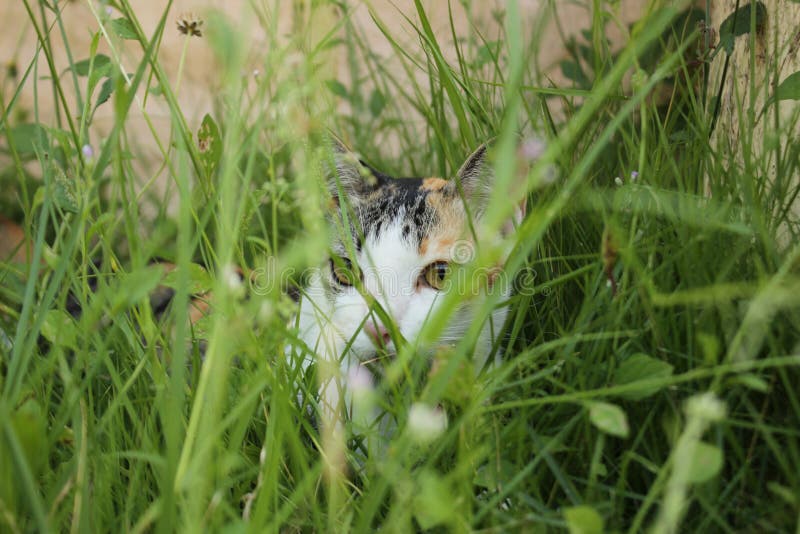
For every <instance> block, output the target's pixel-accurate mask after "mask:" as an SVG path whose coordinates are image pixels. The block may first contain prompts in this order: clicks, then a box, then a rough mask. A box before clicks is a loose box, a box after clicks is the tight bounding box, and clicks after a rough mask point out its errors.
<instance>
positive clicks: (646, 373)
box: [614, 353, 673, 400]
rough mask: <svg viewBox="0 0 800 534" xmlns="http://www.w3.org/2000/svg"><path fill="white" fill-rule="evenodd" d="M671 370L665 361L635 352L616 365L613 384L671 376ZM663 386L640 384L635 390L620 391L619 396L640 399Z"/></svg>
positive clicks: (632, 382)
mask: <svg viewBox="0 0 800 534" xmlns="http://www.w3.org/2000/svg"><path fill="white" fill-rule="evenodd" d="M672 370H673V367H672V365H670V364H668V363H667V362H664V361H661V360H657V359H656V358H653V357H651V356H648V355H647V354H642V353H637V354H634V355H633V356H631V357H629V358H627V359H626V360H625V361H623V362H622V363H620V365H619V367H617V370H616V372H615V373H614V384H616V385H619V386H621V385H625V384H635V383H636V382H639V381H643V380H653V379H657V378H669V377H670V376H672ZM663 387H664V386H662V385H655V386H653V385H651V386H642V387H641V388H639V389H636V390H635V391H629V392H626V393H620V395H619V396H620V397H622V398H624V399H630V400H640V399H644V398H646V397H650V396H652V395H655V394H656V393H657V392H658V391H659V390H661V389H662V388H663Z"/></svg>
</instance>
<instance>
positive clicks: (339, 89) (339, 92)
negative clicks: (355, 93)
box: [325, 80, 350, 99]
mask: <svg viewBox="0 0 800 534" xmlns="http://www.w3.org/2000/svg"><path fill="white" fill-rule="evenodd" d="M325 86H326V87H327V88H328V90H329V91H330V92H331V93H333V94H335V95H336V96H339V97H341V98H344V99H348V98H350V95H349V94H348V93H347V88H346V87H345V86H344V85H343V84H342V82H340V81H338V80H327V81H326V82H325Z"/></svg>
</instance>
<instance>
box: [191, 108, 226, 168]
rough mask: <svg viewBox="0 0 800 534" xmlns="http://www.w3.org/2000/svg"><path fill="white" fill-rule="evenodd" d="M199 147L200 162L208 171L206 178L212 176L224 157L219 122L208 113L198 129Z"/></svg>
mask: <svg viewBox="0 0 800 534" xmlns="http://www.w3.org/2000/svg"><path fill="white" fill-rule="evenodd" d="M197 147H198V149H199V150H200V163H202V164H203V169H204V170H205V171H206V178H210V177H211V175H212V174H213V173H214V171H215V170H216V168H217V166H218V165H219V160H220V158H221V157H222V137H221V136H220V133H219V127H218V126H217V123H216V122H214V119H213V118H211V115H209V114H208V113H206V116H205V117H203V122H202V123H200V129H199V130H197Z"/></svg>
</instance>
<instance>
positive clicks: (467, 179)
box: [456, 143, 525, 232]
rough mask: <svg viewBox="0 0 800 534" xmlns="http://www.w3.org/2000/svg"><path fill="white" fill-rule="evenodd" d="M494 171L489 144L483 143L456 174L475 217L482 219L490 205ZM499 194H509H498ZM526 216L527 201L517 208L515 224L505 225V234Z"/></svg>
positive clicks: (514, 217) (510, 222) (509, 222)
mask: <svg viewBox="0 0 800 534" xmlns="http://www.w3.org/2000/svg"><path fill="white" fill-rule="evenodd" d="M494 178H495V176H494V170H493V169H492V164H491V162H490V161H489V144H488V143H483V144H482V145H481V146H479V147H478V148H477V149H476V150H475V152H473V153H472V154H470V156H469V157H468V158H467V160H466V161H465V162H464V163H463V164H462V165H461V168H460V169H459V170H458V173H456V179H457V180H458V181H459V182H460V183H461V188H462V190H463V191H464V198H465V200H466V201H467V202H468V203H469V205H470V207H471V208H472V209H473V210H474V212H473V216H474V217H478V218H479V217H480V216H481V215H482V214H483V212H484V211H485V210H486V207H487V206H488V205H489V200H490V199H491V196H492V194H493V193H494V189H495V188H494V185H495V179H494ZM497 194H505V195H506V196H508V194H507V193H502V192H498V193H497ZM524 216H525V201H524V200H523V201H522V203H521V204H520V205H518V206H516V207H515V209H514V214H513V222H512V221H508V223H507V224H506V225H504V232H505V231H510V230H511V229H513V227H514V225H515V224H519V223H520V222H522V218H523V217H524Z"/></svg>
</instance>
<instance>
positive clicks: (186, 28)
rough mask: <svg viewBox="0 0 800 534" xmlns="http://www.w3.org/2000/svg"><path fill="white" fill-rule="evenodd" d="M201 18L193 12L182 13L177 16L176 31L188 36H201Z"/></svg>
mask: <svg viewBox="0 0 800 534" xmlns="http://www.w3.org/2000/svg"><path fill="white" fill-rule="evenodd" d="M202 26H203V20H202V19H200V17H198V16H196V15H195V14H194V13H184V14H183V15H181V16H180V17H179V18H178V31H179V32H180V33H182V34H183V35H186V36H188V37H202V36H203V31H202V29H201V27H202Z"/></svg>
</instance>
